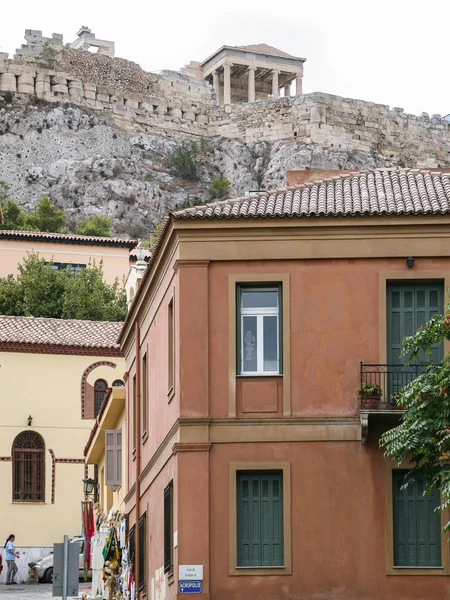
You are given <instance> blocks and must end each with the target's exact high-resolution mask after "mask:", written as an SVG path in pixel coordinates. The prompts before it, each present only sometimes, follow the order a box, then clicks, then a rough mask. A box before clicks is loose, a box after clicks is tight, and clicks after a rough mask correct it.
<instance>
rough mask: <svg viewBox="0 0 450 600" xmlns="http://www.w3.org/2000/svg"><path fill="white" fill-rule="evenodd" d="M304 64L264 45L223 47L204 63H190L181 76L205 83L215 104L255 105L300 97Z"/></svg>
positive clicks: (298, 59) (302, 59) (299, 59)
mask: <svg viewBox="0 0 450 600" xmlns="http://www.w3.org/2000/svg"><path fill="white" fill-rule="evenodd" d="M305 61H306V59H305V58H299V57H295V56H291V55H290V54H287V53H286V52H283V51H282V50H278V49H277V48H274V47H272V46H268V45H267V44H253V45H250V46H222V47H221V48H219V50H217V51H216V52H214V54H212V55H211V56H210V57H209V58H207V59H206V60H204V61H203V62H196V61H191V63H190V64H189V65H186V66H185V67H184V68H182V69H181V72H182V73H186V74H187V75H191V76H193V77H197V78H199V79H206V80H207V81H208V82H209V83H210V84H211V85H212V87H213V89H214V91H215V93H216V98H217V103H218V104H232V103H235V102H255V101H257V100H267V99H268V98H278V97H279V96H280V95H281V96H285V97H286V96H292V95H295V96H299V95H301V94H302V78H303V63H304V62H305ZM294 82H295V84H294V85H295V87H294V89H293V86H292V84H293V83H294ZM280 92H281V93H280Z"/></svg>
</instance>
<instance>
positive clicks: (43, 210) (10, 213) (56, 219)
mask: <svg viewBox="0 0 450 600" xmlns="http://www.w3.org/2000/svg"><path fill="white" fill-rule="evenodd" d="M0 208H1V210H2V213H3V221H4V222H3V225H2V229H13V230H22V231H48V232H51V233H62V232H65V231H67V227H66V223H65V216H64V211H63V210H59V209H58V208H56V206H54V205H53V204H52V202H51V200H50V199H49V198H48V197H47V196H43V197H42V198H41V200H40V201H39V204H38V205H37V207H36V209H35V210H34V211H32V212H30V213H26V212H24V211H23V210H22V208H21V207H20V206H19V205H18V204H17V202H16V201H15V200H12V199H11V198H9V186H8V184H7V183H5V182H4V181H0Z"/></svg>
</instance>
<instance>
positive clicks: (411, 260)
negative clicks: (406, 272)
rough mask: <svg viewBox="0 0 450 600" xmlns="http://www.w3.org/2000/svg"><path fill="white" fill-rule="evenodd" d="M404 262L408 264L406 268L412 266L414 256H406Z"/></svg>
mask: <svg viewBox="0 0 450 600" xmlns="http://www.w3.org/2000/svg"><path fill="white" fill-rule="evenodd" d="M406 264H407V265H408V269H412V268H413V266H414V258H413V257H412V256H408V258H407V259H406Z"/></svg>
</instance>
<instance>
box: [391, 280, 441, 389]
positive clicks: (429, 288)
mask: <svg viewBox="0 0 450 600" xmlns="http://www.w3.org/2000/svg"><path fill="white" fill-rule="evenodd" d="M443 307H444V298H443V286H442V284H440V283H426V284H425V283H424V284H415V285H414V284H408V285H394V284H392V285H389V286H388V287H387V319H386V321H387V362H388V364H389V365H400V366H401V365H405V363H406V362H407V359H408V357H405V356H401V355H400V354H401V351H402V343H403V339H404V338H405V337H407V336H412V335H414V334H415V333H416V331H417V330H418V328H419V327H420V326H422V325H424V324H425V323H426V322H427V321H428V320H429V319H430V318H431V317H432V316H433V315H435V314H441V313H442V312H443ZM442 357H443V344H434V345H433V346H432V354H431V355H430V354H428V353H422V354H420V355H419V357H418V359H417V361H414V364H421V363H428V362H432V363H438V362H440V361H441V360H442ZM408 373H414V374H415V373H417V370H416V369H415V368H414V365H413V364H411V365H409V366H405V367H404V368H403V369H401V370H398V371H393V370H391V371H390V372H389V375H388V388H389V389H388V392H389V394H392V393H394V392H397V390H398V389H400V388H401V387H403V386H404V385H405V384H406V383H408V382H409V381H411V378H412V377H411V375H408ZM414 376H415V375H413V377H414Z"/></svg>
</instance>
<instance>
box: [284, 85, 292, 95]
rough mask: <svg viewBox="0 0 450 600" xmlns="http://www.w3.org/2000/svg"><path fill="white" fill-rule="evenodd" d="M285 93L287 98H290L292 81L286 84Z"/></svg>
mask: <svg viewBox="0 0 450 600" xmlns="http://www.w3.org/2000/svg"><path fill="white" fill-rule="evenodd" d="M284 95H285V97H286V98H288V97H289V96H290V95H291V84H290V83H287V84H286V85H285V86H284Z"/></svg>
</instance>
